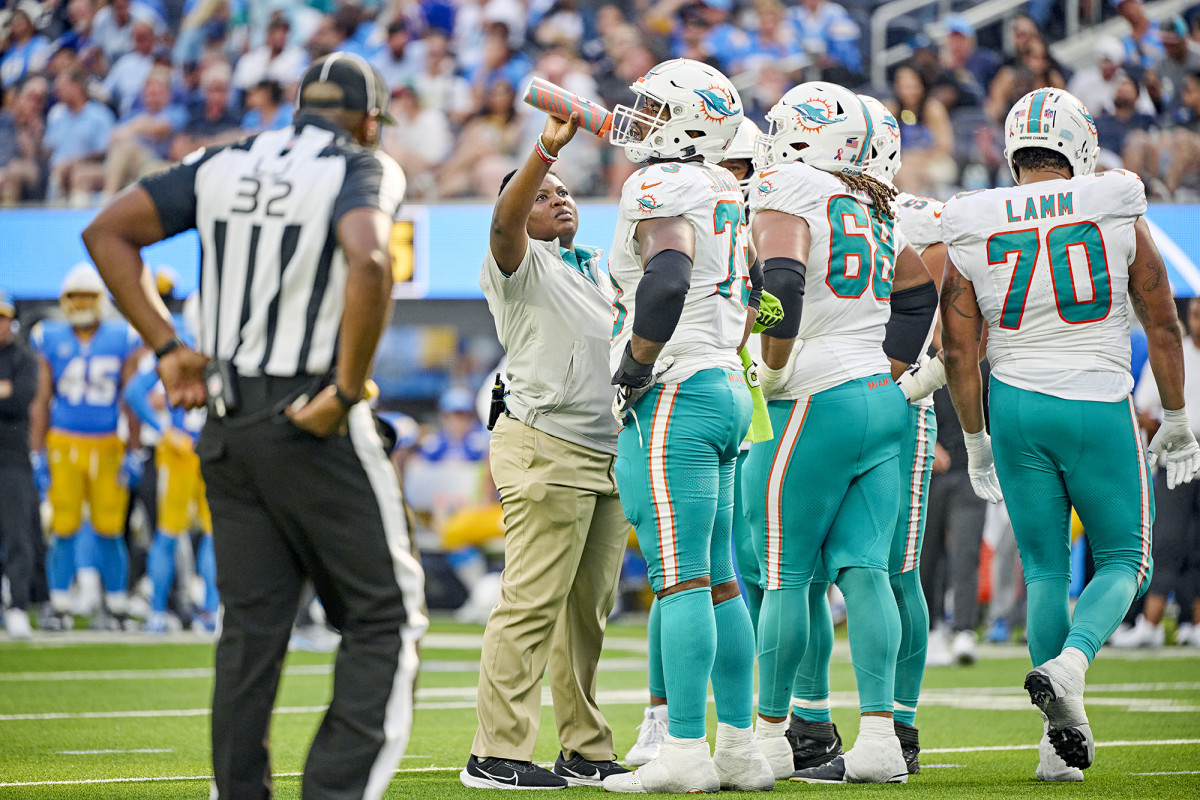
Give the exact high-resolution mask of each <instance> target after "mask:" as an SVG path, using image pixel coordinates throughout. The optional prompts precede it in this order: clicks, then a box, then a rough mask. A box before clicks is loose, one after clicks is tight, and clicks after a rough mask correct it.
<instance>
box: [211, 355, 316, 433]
mask: <svg viewBox="0 0 1200 800" xmlns="http://www.w3.org/2000/svg"><path fill="white" fill-rule="evenodd" d="M214 366H217V367H219V368H220V369H219V370H212V369H211V368H212V367H214ZM214 371H216V372H219V373H220V378H219V380H217V381H216V382H215V383H214V381H213V376H212V375H211V374H210V375H209V376H208V378H207V379H208V381H209V387H208V388H209V392H210V402H209V417H210V418H213V417H215V418H218V419H221V420H223V421H224V423H225V424H227V425H230V426H232V427H241V426H245V425H252V424H255V423H258V422H262V421H264V420H267V419H269V418H271V417H274V416H277V415H280V414H283V413H284V412H285V410H286V409H287V407H288V406H290V405H291V404H292V403H294V402H295V401H296V400H297V399H298V398H301V397H302V396H304V395H307V396H308V397H309V398H311V397H313V396H315V395H316V394H317V392H319V391H320V390H321V389H322V388H323V387H324V386H325V385H326V384H328V383H329V382H330V378H329V376H328V375H290V376H283V377H281V376H276V375H253V376H251V375H239V374H238V373H237V371H236V370H234V369H233V365H232V364H230V363H229V362H227V361H226V362H220V363H219V364H215V365H214V364H210V372H214ZM225 382H228V383H229V384H231V386H230V387H229V390H227V391H224V392H221V396H222V397H223V398H224V399H225V402H224V403H218V404H214V403H213V399H214V398H213V395H212V392H213V391H214V390H219V387H220V386H221V385H222V384H223V383H225Z"/></svg>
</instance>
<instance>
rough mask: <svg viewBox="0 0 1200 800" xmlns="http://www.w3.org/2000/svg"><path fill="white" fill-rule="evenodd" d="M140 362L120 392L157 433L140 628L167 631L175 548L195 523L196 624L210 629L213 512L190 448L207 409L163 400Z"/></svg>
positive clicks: (190, 339) (185, 327) (184, 333)
mask: <svg viewBox="0 0 1200 800" xmlns="http://www.w3.org/2000/svg"><path fill="white" fill-rule="evenodd" d="M175 330H177V331H179V332H180V338H181V339H182V340H183V343H184V344H186V345H188V346H189V347H191V346H193V343H194V342H195V337H194V336H193V335H192V326H191V325H190V324H188V323H186V322H184V323H183V324H182V325H177V326H176V328H175ZM145 361H146V362H149V363H147V364H145V366H146V368H145V369H143V370H142V371H140V372H139V373H138V374H137V375H136V376H135V377H134V378H133V379H132V380H131V381H130V382H129V385H128V386H127V387H126V388H125V395H124V396H125V403H126V405H128V406H129V408H130V409H131V410H132V411H133V412H134V413H135V414H137V415H138V418H139V419H140V420H141V421H142V423H143V424H144V425H147V426H149V427H150V428H153V429H154V430H155V431H156V432H157V433H158V435H159V439H158V444H157V445H156V446H155V451H154V463H155V464H156V465H157V468H158V502H157V504H156V505H157V509H158V530H157V531H156V533H155V535H154V541H153V542H151V544H150V552H149V553H148V554H147V556H146V574H147V575H148V576H149V578H150V583H151V585H152V587H153V592H152V594H151V597H150V617H149V618H148V619H147V620H146V628H145V630H146V633H165V632H166V631H167V601H168V599H169V597H170V592H171V584H172V583H173V582H174V580H175V564H176V560H175V550H176V548H177V546H178V544H179V539H180V537H182V536H186V535H187V534H188V531H189V530H190V529H191V527H192V525H193V524H198V525H199V527H200V530H201V531H202V533H203V537H202V538H201V540H200V547H199V549H198V551H197V553H196V572H197V574H199V575H200V577H201V578H202V579H203V580H204V589H205V591H204V603H203V604H202V605H201V607H200V611H199V614H198V615H197V618H196V624H197V626H198V627H197V628H196V629H197V630H200V629H201V628H203V629H206V630H208V631H212V630H214V629H215V627H216V614H217V605H218V598H217V562H216V555H215V553H214V551H213V544H212V514H211V513H210V512H209V508H208V499H207V498H206V497H205V494H204V478H203V477H201V475H200V459H199V458H197V456H196V453H195V444H196V439H198V438H199V436H200V430H201V429H202V428H203V427H204V420H205V416H206V412H205V410H204V409H202V408H201V409H193V410H191V411H188V410H186V409H183V408H177V407H174V406H170V405H167V402H166V396H165V393H164V392H163V389H162V383H161V382H160V381H159V379H158V373H157V372H155V369H154V359H153V358H152V357H147V358H146V360H145Z"/></svg>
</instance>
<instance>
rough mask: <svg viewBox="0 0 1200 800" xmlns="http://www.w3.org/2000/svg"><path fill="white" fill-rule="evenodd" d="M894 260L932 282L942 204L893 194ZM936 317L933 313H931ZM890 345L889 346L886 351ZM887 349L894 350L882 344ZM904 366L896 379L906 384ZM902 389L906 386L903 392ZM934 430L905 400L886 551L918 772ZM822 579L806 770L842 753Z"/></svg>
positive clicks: (873, 156)
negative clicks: (924, 551)
mask: <svg viewBox="0 0 1200 800" xmlns="http://www.w3.org/2000/svg"><path fill="white" fill-rule="evenodd" d="M859 99H861V100H862V101H863V103H864V104H865V105H866V107H867V111H868V112H869V113H870V115H871V122H872V125H873V127H874V131H873V133H874V138H873V140H872V144H871V151H870V153H869V155H868V156H867V159H866V162H865V164H864V168H865V171H866V173H867V174H868V175H870V176H872V177H875V178H877V179H879V180H880V181H883V182H884V183H887V184H888V185H891V182H892V179H893V178H894V177H895V174H896V172H897V171H898V170H899V169H900V131H899V126H897V124H896V120H895V118H894V117H892V114H891V112H890V111H888V110H887V108H886V107H885V106H884V105H883V103H880V102H879V101H878V100H876V99H875V98H874V97H871V96H869V95H859ZM894 208H895V212H896V229H897V231H899V233H898V234H897V241H898V242H899V241H901V240H903V241H905V242H907V245H908V248H911V250H909V249H908V248H898V249H897V252H899V253H900V255H899V256H898V259H911V258H914V257H919V258H920V259H921V260H922V261H923V262H924V264H925V266H926V268H927V269H928V270H929V272H930V273H931V274H932V275H933V276H934V281H935V283H936V282H937V279H938V278H939V277H940V276H941V273H942V269H941V265H942V261H944V259H945V253H946V248H945V245H943V244H942V243H941V218H940V217H941V210H942V204H941V203H939V202H938V201H936V200H932V199H930V198H918V197H914V196H913V195H910V194H907V193H904V192H901V193H899V194H897V195H896V200H895V204H894ZM935 317H936V315H935ZM933 328H934V324H931V325H930V326H929V329H928V331H927V332H926V335H925V339H924V340H923V341H922V343H921V348H920V352H921V353H924V351H925V349H926V348H927V347H928V344H929V341H930V340H931V339H932V337H933ZM889 350H890V352H889ZM885 352H887V353H888V355H889V356H892V355H899V354H898V353H896V352H895V351H894V350H891V349H890V347H888V344H887V342H885ZM911 355H912V354H911V352H910V353H906V354H904V356H905V358H904V359H892V362H893V368H892V374H893V375H895V374H896V366H897V363H898V362H899V363H903V362H904V361H905V360H908V359H910V358H911ZM909 374H910V373H907V372H906V373H905V375H904V376H902V377H901V379H900V381H898V384H899V385H900V387H901V389H904V383H903V380H904V377H907V376H909ZM906 396H907V392H906ZM936 436H937V418H936V416H935V415H934V413H933V401H932V400H931V399H929V398H928V396H925V397H922V398H920V399H913V400H910V402H909V406H908V421H907V423H906V425H905V428H904V435H903V438H902V439H901V441H900V462H899V464H900V486H901V502H900V513H899V515H898V516H897V519H896V523H895V528H894V530H893V533H892V543H891V550H890V552H889V555H888V579H889V582H890V583H891V587H892V594H893V595H894V596H895V598H896V605H897V607H898V610H899V612H900V650H899V654H898V656H897V659H896V689H895V708H894V711H893V714H894V721H895V728H896V735H897V736H898V737H899V739H900V746H901V750H902V751H903V753H904V760H905V762H906V764H907V766H908V774H910V775H915V774H917V773H918V772H920V763H919V760H918V753H919V751H920V746H919V743H918V738H917V729H916V726H915V722H916V707H917V700H918V697H919V696H920V690H921V681H922V679H923V678H924V675H925V649H926V645H927V642H928V638H929V610H928V607H927V606H926V604H925V594H924V592H923V591H922V590H921V581H920V560H921V544H922V539H923V537H924V532H925V518H926V513H925V512H926V507H927V506H928V504H929V494H928V489H929V477H930V474H931V470H932V467H933V456H934V447H933V443H934V441H935V440H936ZM825 587H826V584H824V583H818V582H816V581H814V582H813V584H811V585H810V590H809V611H810V613H809V638H808V647H807V648H806V649H805V651H804V659H803V661H801V664H800V668H799V669H798V670H797V672H796V678H795V683H794V685H793V688H792V718H791V722H790V723H789V726H788V731H787V738H788V740H789V741H790V743H791V745H792V760H793V764H794V765H795V767H796V769H798V770H800V769H805V768H807V767H811V766H817V765H820V764H822V763H826V762H828V761H831V760H832V759H833V758H834V757H836V756H837V755H839V754H841V752H842V750H841V737H840V736H839V735H838V732H837V727H836V726H835V725H834V724H833V722H832V720H831V717H830V713H829V709H830V702H829V658H830V656H831V655H832V652H833V627H832V624H831V620H830V616H829V608H828V601H827V600H826V593H825Z"/></svg>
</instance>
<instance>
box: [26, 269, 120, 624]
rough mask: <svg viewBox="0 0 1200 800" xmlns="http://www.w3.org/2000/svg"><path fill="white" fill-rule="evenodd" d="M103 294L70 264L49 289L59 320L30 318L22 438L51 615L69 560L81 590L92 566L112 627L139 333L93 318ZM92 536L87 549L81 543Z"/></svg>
mask: <svg viewBox="0 0 1200 800" xmlns="http://www.w3.org/2000/svg"><path fill="white" fill-rule="evenodd" d="M104 296H105V291H104V282H103V281H102V280H101V279H100V275H99V273H97V272H96V270H95V268H94V267H92V265H91V264H88V263H80V264H77V265H76V266H75V267H73V268H72V269H71V271H70V272H69V273H67V277H66V278H65V279H64V280H63V283H62V291H61V292H60V296H59V304H60V306H61V307H62V311H63V315H64V317H66V320H65V321H61V322H60V321H51V320H46V321H43V322H39V323H38V324H37V325H35V326H34V327H33V330H32V332H31V334H30V342H31V343H32V345H33V347H34V349H35V350H36V351H37V353H38V355H39V356H40V358H41V372H40V375H39V379H38V381H39V386H38V397H37V399H35V400H34V408H33V414H32V416H31V426H30V439H31V441H32V445H33V450H34V455H33V459H34V473H35V475H36V476H37V480H38V483H39V485H40V486H42V487H43V488H44V489H47V491H48V496H49V499H50V505H51V507H52V508H53V516H52V518H51V522H50V530H51V534H52V536H53V538H52V540H51V543H50V550H49V553H48V554H47V556H46V562H47V563H46V575H47V580H48V583H49V584H50V605H51V611H52V612H53V619H52V621H51V624H52V625H53V626H54V627H60V628H69V627H70V626H71V620H70V616H69V611H70V608H69V602H68V594H67V593H68V591H69V589H70V587H71V581H72V579H73V578H74V577H75V573H76V569H77V567H78V568H79V569H80V583H81V587H80V589H81V595H84V596H86V595H88V594H91V589H90V588H89V586H88V585H86V584H90V583H92V582H94V581H95V578H94V573H91V572H89V569H90V568H92V567H93V566H94V567H95V568H96V569H98V571H99V579H100V582H102V584H103V588H104V610H105V611H107V613H108V615H109V617H108V619H109V620H110V621H112V620H115V621H116V623H118V624H119V625H120V626H121V627H124V626H125V625H126V624H127V622H128V620H127V618H126V612H127V606H128V595H127V592H126V590H127V583H128V580H129V554H128V552H127V550H126V547H125V540H124V538H123V536H122V534H123V531H124V526H125V509H126V504H127V503H128V499H129V491H128V489H129V486H130V484H131V483H136V482H137V479H138V478H139V477H140V474H141V459H140V457H139V455H138V454H137V453H136V452H135V451H133V450H129V451H127V450H126V445H125V444H124V443H122V442H121V438H120V436H118V434H117V426H118V421H119V418H120V416H121V408H120V396H121V387H122V386H123V385H124V383H125V382H126V380H127V379H128V378H129V377H130V376H131V375H132V374H133V372H134V370H135V365H136V357H135V356H136V353H137V351H138V349H139V344H140V340H139V339H138V335H137V333H136V332H135V331H134V330H133V329H132V328H131V327H130V326H129V325H128V324H126V323H125V322H124V321H110V320H103V319H102V317H103V303H104ZM128 423H129V428H130V436H129V441H130V442H136V441H137V440H138V437H137V432H138V429H137V421H136V419H133V418H128ZM47 487H48V488H47ZM84 501H86V502H87V504H88V510H89V520H88V522H86V523H85V522H84V520H83V503H84ZM92 534H95V535H94V536H93V535H92ZM93 541H94V553H89V552H87V551H88V550H92V549H93V547H92V545H91V543H92V542H93ZM77 551H78V552H77ZM95 593H96V594H97V595H98V594H99V592H98V587H96V590H95ZM80 610H81V611H83V612H84V613H90V612H91V611H92V610H94V609H90V608H81V609H80Z"/></svg>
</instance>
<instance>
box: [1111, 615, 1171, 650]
mask: <svg viewBox="0 0 1200 800" xmlns="http://www.w3.org/2000/svg"><path fill="white" fill-rule="evenodd" d="M1166 640H1167V632H1166V631H1165V630H1164V629H1163V626H1162V624H1161V623H1159V624H1157V625H1156V624H1155V623H1153V622H1150V621H1149V620H1147V619H1146V618H1145V617H1144V616H1142V615H1141V614H1139V615H1138V618H1137V623H1136V624H1135V625H1134V626H1133V627H1132V628H1129V629H1128V630H1126V631H1120V630H1118V631H1117V632H1116V633H1114V634H1113V635H1112V638H1110V639H1109V640H1108V643H1109V644H1111V645H1112V646H1113V647H1130V648H1132V647H1162V646H1163V645H1164V644H1165V643H1166Z"/></svg>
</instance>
